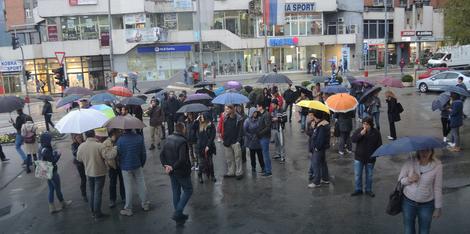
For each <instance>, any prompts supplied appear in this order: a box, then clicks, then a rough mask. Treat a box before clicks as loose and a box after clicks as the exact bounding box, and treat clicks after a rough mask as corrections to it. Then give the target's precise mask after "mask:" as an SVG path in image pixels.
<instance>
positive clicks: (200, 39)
mask: <svg viewBox="0 0 470 234" xmlns="http://www.w3.org/2000/svg"><path fill="white" fill-rule="evenodd" d="M197 18H198V21H199V22H198V28H199V32H198V33H199V38H198V39H199V40H198V41H199V76H200V78H201V81H205V78H204V68H203V65H202V64H203V62H202V23H201V0H197Z"/></svg>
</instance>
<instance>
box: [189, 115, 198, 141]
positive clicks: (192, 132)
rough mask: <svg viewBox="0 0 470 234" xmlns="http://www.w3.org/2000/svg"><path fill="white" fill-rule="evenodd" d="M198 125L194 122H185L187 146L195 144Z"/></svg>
mask: <svg viewBox="0 0 470 234" xmlns="http://www.w3.org/2000/svg"><path fill="white" fill-rule="evenodd" d="M198 126H199V123H198V121H196V120H193V121H189V119H188V120H187V121H186V139H187V140H188V143H189V144H196V142H197V135H196V131H197V130H198Z"/></svg>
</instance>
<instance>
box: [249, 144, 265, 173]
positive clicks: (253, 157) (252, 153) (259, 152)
mask: <svg viewBox="0 0 470 234" xmlns="http://www.w3.org/2000/svg"><path fill="white" fill-rule="evenodd" d="M256 156H258V163H259V166H260V167H261V170H264V159H263V151H262V150H261V149H250V161H251V168H256Z"/></svg>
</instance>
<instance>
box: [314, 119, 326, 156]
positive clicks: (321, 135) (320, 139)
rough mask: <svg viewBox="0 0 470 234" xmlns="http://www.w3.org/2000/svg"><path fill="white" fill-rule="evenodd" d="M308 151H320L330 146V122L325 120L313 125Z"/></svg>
mask: <svg viewBox="0 0 470 234" xmlns="http://www.w3.org/2000/svg"><path fill="white" fill-rule="evenodd" d="M309 148H310V150H309V151H310V152H312V153H313V152H314V151H322V150H326V149H329V148H330V124H329V123H328V121H326V120H322V121H321V122H319V123H317V124H316V125H315V128H314V129H313V132H312V137H311V138H310V142H309Z"/></svg>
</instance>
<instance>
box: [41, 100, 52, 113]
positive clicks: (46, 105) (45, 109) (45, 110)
mask: <svg viewBox="0 0 470 234" xmlns="http://www.w3.org/2000/svg"><path fill="white" fill-rule="evenodd" d="M47 114H52V105H51V103H50V102H45V103H44V106H42V115H47Z"/></svg>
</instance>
